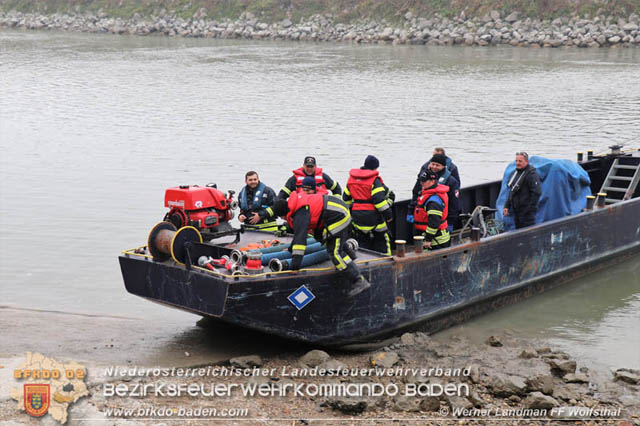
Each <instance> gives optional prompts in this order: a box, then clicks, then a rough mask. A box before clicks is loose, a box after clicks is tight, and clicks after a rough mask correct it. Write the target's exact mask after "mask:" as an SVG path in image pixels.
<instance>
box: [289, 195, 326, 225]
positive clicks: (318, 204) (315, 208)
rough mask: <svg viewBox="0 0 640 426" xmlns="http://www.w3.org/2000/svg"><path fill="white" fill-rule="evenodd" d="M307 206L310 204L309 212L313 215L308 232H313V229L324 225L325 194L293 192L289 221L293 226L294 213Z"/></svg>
mask: <svg viewBox="0 0 640 426" xmlns="http://www.w3.org/2000/svg"><path fill="white" fill-rule="evenodd" d="M305 206H309V214H310V215H311V220H310V221H309V230H308V232H307V233H309V234H313V231H314V230H315V229H317V228H318V227H320V226H321V225H322V210H323V209H324V195H322V194H305V193H304V192H300V193H297V194H291V196H290V197H289V213H287V223H288V224H289V226H290V227H291V228H293V215H294V213H295V212H297V211H298V210H300V209H302V208H304V207H305Z"/></svg>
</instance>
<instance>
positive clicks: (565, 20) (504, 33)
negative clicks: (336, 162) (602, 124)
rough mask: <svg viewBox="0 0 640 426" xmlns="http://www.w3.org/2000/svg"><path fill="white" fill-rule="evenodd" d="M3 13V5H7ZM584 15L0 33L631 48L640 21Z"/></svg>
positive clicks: (153, 20)
mask: <svg viewBox="0 0 640 426" xmlns="http://www.w3.org/2000/svg"><path fill="white" fill-rule="evenodd" d="M5 7H6V6H5ZM598 12H600V13H599V14H597V15H594V16H591V15H589V14H587V15H585V16H583V17H578V16H572V17H557V18H555V19H553V20H551V19H539V18H530V17H524V16H523V14H521V13H520V12H517V11H515V12H511V13H509V14H506V13H501V12H500V11H497V10H492V11H490V12H489V13H486V14H484V15H482V16H479V17H478V16H474V17H467V16H466V15H465V12H464V11H462V12H461V13H460V14H459V15H457V16H455V17H446V16H443V15H442V14H440V13H436V14H434V15H433V16H431V17H429V18H423V17H420V16H415V15H414V14H413V13H412V12H406V13H405V14H404V16H403V17H401V19H399V20H393V21H391V20H387V19H384V18H383V19H382V20H376V19H357V20H355V21H353V22H347V23H343V22H338V20H337V18H336V17H335V16H334V15H333V14H313V15H311V16H309V17H307V18H300V20H299V21H297V22H294V21H293V20H292V19H289V18H284V19H282V20H279V21H277V22H271V23H269V22H268V20H266V19H263V18H261V17H257V16H256V15H255V14H253V13H251V12H243V13H242V14H241V15H240V16H239V17H238V18H237V19H232V18H222V19H209V18H207V13H206V10H204V9H203V10H200V11H198V12H196V13H195V14H194V15H193V17H191V18H184V17H181V16H179V15H177V14H176V13H173V14H172V13H169V12H167V11H166V10H165V9H163V10H161V11H159V14H158V15H149V16H142V15H140V14H138V13H135V14H134V15H133V16H131V17H129V18H122V17H113V16H109V15H107V14H106V13H105V12H103V11H98V12H97V13H92V12H83V13H80V12H78V13H71V14H69V13H62V14H58V13H54V14H46V13H45V14H43V13H37V12H36V13H33V12H26V13H25V12H19V11H15V10H4V9H0V28H2V27H4V28H18V29H28V30H59V31H74V32H86V33H111V34H132V35H140V36H148V35H164V36H171V37H203V38H218V39H249V40H289V41H313V42H344V43H355V44H360V43H361V44H402V45H432V46H451V45H466V46H495V45H511V46H514V47H591V48H595V47H620V46H622V47H637V46H640V17H639V16H638V15H637V14H635V13H631V14H630V15H628V16H626V17H614V16H612V15H608V16H606V15H604V14H603V13H602V12H601V11H598Z"/></svg>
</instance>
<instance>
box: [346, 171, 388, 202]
mask: <svg viewBox="0 0 640 426" xmlns="http://www.w3.org/2000/svg"><path fill="white" fill-rule="evenodd" d="M376 178H379V179H380V182H382V178H381V177H380V175H379V173H378V171H377V170H364V169H351V170H350V171H349V180H348V181H347V188H349V192H350V193H351V197H352V198H353V207H351V210H375V209H376V206H375V205H374V204H373V198H371V188H372V187H373V182H374V181H375V180H376Z"/></svg>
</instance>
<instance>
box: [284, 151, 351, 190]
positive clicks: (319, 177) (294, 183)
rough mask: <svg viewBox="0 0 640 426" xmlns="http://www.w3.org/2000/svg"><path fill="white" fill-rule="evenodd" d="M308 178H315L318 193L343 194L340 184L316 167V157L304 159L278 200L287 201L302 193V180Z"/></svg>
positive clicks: (285, 185)
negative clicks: (293, 195)
mask: <svg viewBox="0 0 640 426" xmlns="http://www.w3.org/2000/svg"><path fill="white" fill-rule="evenodd" d="M307 176H311V177H313V178H315V181H316V187H317V189H318V192H324V191H325V190H329V191H331V193H332V194H333V195H341V194H342V188H340V184H339V183H338V182H337V181H334V180H333V179H331V177H329V175H328V174H326V173H323V172H322V169H321V168H320V167H316V159H315V158H314V157H310V156H307V157H305V158H304V162H303V164H302V167H300V168H299V169H296V170H294V171H293V176H291V177H290V178H289V179H288V180H287V182H286V183H285V184H284V186H283V187H282V189H281V190H280V192H279V193H278V198H282V199H283V200H286V199H287V198H289V196H290V195H291V194H292V193H294V192H300V191H301V190H302V189H301V186H302V180H303V179H304V178H305V177H307ZM327 193H328V192H327Z"/></svg>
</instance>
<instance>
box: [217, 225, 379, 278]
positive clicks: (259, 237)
mask: <svg viewBox="0 0 640 426" xmlns="http://www.w3.org/2000/svg"><path fill="white" fill-rule="evenodd" d="M234 240H235V236H228V237H222V238H218V239H215V240H212V241H210V242H207V243H206V244H211V245H214V246H216V247H221V248H224V249H228V250H234V249H242V250H243V251H244V250H246V248H247V246H249V244H257V243H263V242H265V241H273V240H278V241H279V242H280V243H281V244H290V243H291V241H292V240H293V235H292V234H287V235H285V236H282V237H275V236H274V235H273V234H272V233H270V232H260V231H253V230H246V231H245V232H244V233H242V234H240V241H238V242H237V243H235V242H234ZM357 253H358V256H357V258H356V263H358V264H361V263H367V262H370V261H373V260H379V259H385V258H387V259H391V257H390V256H386V255H384V254H382V253H377V252H374V251H371V250H367V249H362V248H360V249H358V252H357ZM333 268H334V266H333V263H332V262H331V260H326V261H324V262H320V263H317V264H315V265H313V266H310V267H308V268H305V269H313V270H322V269H328V270H331V269H333ZM216 270H217V271H218V272H221V273H224V274H226V275H231V272H230V271H228V270H226V269H221V268H218V269H216ZM267 271H268V267H267V266H265V272H267Z"/></svg>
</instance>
